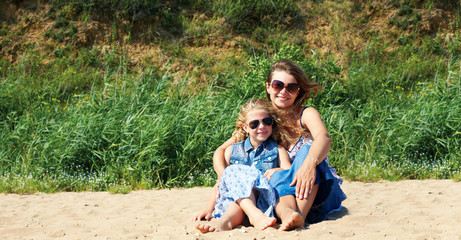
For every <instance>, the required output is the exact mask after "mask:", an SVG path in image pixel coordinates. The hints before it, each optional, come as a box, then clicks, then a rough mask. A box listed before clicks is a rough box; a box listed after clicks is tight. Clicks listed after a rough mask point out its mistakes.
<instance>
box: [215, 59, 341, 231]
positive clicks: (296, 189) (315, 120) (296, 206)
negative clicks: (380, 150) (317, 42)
mask: <svg viewBox="0 0 461 240" xmlns="http://www.w3.org/2000/svg"><path fill="white" fill-rule="evenodd" d="M319 89H321V86H319V85H318V84H317V83H314V82H311V81H310V80H309V77H308V76H307V75H306V73H305V72H304V71H303V70H302V69H301V68H300V67H299V66H298V65H297V64H295V63H294V62H292V61H290V60H286V59H283V60H279V61H277V62H276V63H275V64H274V65H273V66H272V67H271V71H270V73H269V74H268V76H267V80H266V97H267V99H268V100H269V101H270V102H271V103H272V106H273V107H274V108H275V109H277V110H278V111H279V112H280V114H282V115H283V118H284V119H285V120H286V121H289V122H290V123H291V124H292V125H293V126H295V127H296V128H297V129H293V131H292V132H291V134H292V137H294V138H296V139H298V141H297V142H293V143H291V144H290V146H288V148H287V151H288V153H289V155H290V160H291V161H292V162H293V164H292V167H291V168H290V169H289V170H285V171H280V172H277V173H274V175H273V176H272V178H271V185H273V186H274V187H275V188H276V190H277V192H278V194H279V197H280V198H279V200H278V203H277V205H276V206H275V213H276V215H277V216H278V217H279V218H280V219H281V221H282V225H281V230H290V229H295V228H299V227H303V226H304V222H305V221H306V219H307V221H308V222H310V223H314V222H319V221H322V220H324V219H325V218H326V216H327V215H328V214H329V213H331V212H332V211H336V210H339V208H340V207H341V202H342V201H343V200H344V199H345V198H346V195H345V194H344V193H343V192H342V190H341V189H340V187H339V184H340V183H341V178H339V177H338V176H337V175H336V174H335V172H334V171H332V169H330V167H329V165H328V160H327V156H328V152H329V151H330V147H331V139H330V136H329V134H328V131H327V130H326V128H325V125H324V124H323V121H322V119H321V117H320V114H319V113H318V111H317V110H316V109H314V108H312V107H303V104H304V103H305V102H307V100H309V98H310V97H311V92H315V93H317V91H318V90H319ZM299 130H303V133H302V134H300V133H299V132H300V131H299ZM233 142H234V139H232V138H231V139H229V140H227V141H226V142H225V143H224V144H223V145H221V146H220V147H219V148H218V149H217V150H216V151H215V153H214V156H213V166H214V169H215V171H216V173H217V174H218V177H221V175H222V173H223V171H224V169H225V168H226V166H227V165H226V161H225V160H224V151H225V149H226V148H227V147H228V146H230V145H231V144H232V143H233Z"/></svg>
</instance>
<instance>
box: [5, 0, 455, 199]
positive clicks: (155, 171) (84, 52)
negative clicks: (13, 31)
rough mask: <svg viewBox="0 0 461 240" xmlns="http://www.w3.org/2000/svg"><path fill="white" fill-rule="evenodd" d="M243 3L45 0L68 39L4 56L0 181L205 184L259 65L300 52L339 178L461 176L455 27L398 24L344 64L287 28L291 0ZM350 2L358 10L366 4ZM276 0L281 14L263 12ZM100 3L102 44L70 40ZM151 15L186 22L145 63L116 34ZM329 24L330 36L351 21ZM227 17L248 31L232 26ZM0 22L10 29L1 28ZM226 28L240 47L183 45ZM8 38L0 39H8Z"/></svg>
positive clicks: (160, 23) (158, 25)
mask: <svg viewBox="0 0 461 240" xmlns="http://www.w3.org/2000/svg"><path fill="white" fill-rule="evenodd" d="M238 2H239V4H234V3H235V1H230V0H221V1H216V2H214V3H213V4H210V3H208V2H205V1H196V2H193V3H192V2H189V1H187V0H186V1H185V0H176V1H168V3H165V4H160V2H159V1H151V2H149V3H147V2H144V1H134V2H132V3H133V4H131V5H129V7H127V6H128V5H127V4H129V3H130V2H129V1H125V0H118V1H113V2H112V3H110V4H109V3H106V2H104V1H99V0H92V1H74V0H68V1H61V2H59V1H51V2H50V3H51V4H52V6H51V8H50V11H49V13H48V14H49V17H50V18H54V19H56V23H55V25H54V26H53V27H51V28H50V29H49V31H48V32H47V34H48V37H49V38H51V39H54V40H55V41H56V42H63V43H65V44H67V45H57V46H54V45H49V46H48V47H49V48H50V49H47V50H50V51H49V53H48V55H46V54H44V53H43V52H39V50H38V49H36V48H35V47H34V46H33V45H27V44H24V46H25V47H24V48H26V50H25V51H24V53H23V54H21V55H18V56H20V57H19V58H18V59H17V61H16V62H15V63H14V64H13V63H10V62H9V61H8V60H7V59H3V58H2V57H0V192H8V193H10V192H13V193H33V192H37V191H40V192H59V191H110V192H113V193H127V192H129V191H131V190H136V189H150V188H157V187H160V188H165V187H191V186H197V185H205V186H211V185H212V184H214V181H215V180H216V175H215V173H214V171H213V168H212V161H211V159H212V155H213V152H214V150H215V149H216V148H217V147H218V146H219V145H220V144H221V143H222V142H223V141H225V140H227V139H228V138H229V137H230V136H231V133H232V131H233V129H234V124H235V119H236V117H237V113H238V111H239V109H240V106H241V104H242V103H243V102H245V101H246V100H248V99H250V98H255V97H264V80H265V77H266V74H267V72H268V71H269V69H270V66H271V64H272V63H273V62H274V61H275V60H277V59H280V58H290V59H292V60H294V61H296V62H298V63H299V64H300V65H301V66H302V67H303V69H304V70H305V71H306V72H307V73H308V75H310V76H311V77H312V78H313V79H314V80H315V81H317V82H319V83H320V84H321V85H322V86H324V90H323V91H322V92H321V93H320V94H319V95H318V96H317V97H315V98H314V99H312V100H311V101H309V102H308V104H307V105H309V106H313V107H315V108H316V109H318V110H319V111H320V113H321V115H322V118H323V120H324V123H325V125H326V127H327V129H328V131H329V133H330V135H331V138H332V140H333V144H332V149H331V151H330V154H329V159H330V164H331V165H333V166H334V167H336V168H337V169H338V171H339V173H340V174H341V176H343V177H345V178H346V179H349V180H360V181H377V180H381V179H386V180H400V179H427V178H436V179H454V180H459V179H460V178H461V177H460V176H461V173H460V167H461V151H460V149H461V147H460V146H461V109H460V108H461V107H460V104H459V103H460V102H461V94H460V88H461V58H460V57H459V56H460V53H461V48H460V45H459V42H460V39H459V36H458V35H456V34H455V35H454V37H452V38H441V37H440V36H439V35H437V36H435V37H431V36H426V37H421V35H420V34H414V33H410V34H406V35H398V34H397V35H396V36H395V39H394V40H392V39H391V40H390V41H383V39H382V37H383V36H382V35H380V34H379V33H376V34H375V35H372V36H370V37H369V39H368V41H367V44H368V45H367V46H366V47H365V48H364V49H363V50H360V51H357V52H353V51H349V52H348V53H347V59H346V62H347V63H346V64H345V65H340V64H339V63H338V62H337V60H336V58H335V56H333V55H332V54H327V55H322V54H320V53H319V52H318V51H317V50H316V49H310V47H309V46H305V44H304V42H305V41H304V39H302V36H303V34H302V32H301V33H300V32H299V31H298V32H296V31H295V30H293V29H294V28H295V27H296V26H298V25H299V24H300V23H302V21H301V20H300V19H301V18H303V17H302V15H303V14H305V13H302V11H301V10H300V9H298V7H297V6H296V5H295V4H292V3H293V2H292V1H272V2H264V3H262V2H261V3H259V4H256V5H252V7H255V9H253V11H254V12H255V14H256V15H257V16H256V17H255V18H254V16H252V15H248V14H246V11H247V10H248V9H249V8H250V7H248V4H250V2H249V1H238ZM397 2H399V4H398V5H399V9H400V11H401V12H400V13H399V14H398V15H397V17H396V18H395V19H394V20H395V23H394V25H395V26H398V27H399V28H402V29H403V28H405V29H410V30H412V29H413V28H415V27H416V26H417V25H418V24H419V20H418V18H415V16H416V15H415V12H414V11H413V10H411V9H412V5H411V4H410V5H408V4H409V3H411V2H408V1H404V2H403V3H402V4H400V1H397ZM397 2H396V3H397ZM428 3H429V2H428ZM265 4H266V5H265ZM267 4H269V5H270V6H268V5H267ZM271 4H275V5H276V6H277V8H274V7H273V6H272V5H271ZM330 4H334V5H335V7H336V8H338V9H348V6H349V5H350V4H349V5H344V4H346V3H344V4H343V3H336V2H334V3H330ZM405 4H407V5H405ZM227 5H231V6H232V7H231V8H224V6H227ZM250 5H251V4H250ZM311 5H312V6H313V8H312V9H311V10H312V11H310V13H309V14H310V15H312V14H314V15H315V14H318V15H322V14H323V15H324V14H328V11H327V10H328V9H327V7H328V5H325V4H322V3H311ZM176 6H188V8H184V9H185V10H181V11H180V10H179V8H176ZM245 6H247V7H245ZM350 6H351V7H353V8H354V9H355V8H357V9H356V10H354V11H359V10H360V9H359V8H360V4H359V5H357V6H352V5H350ZM431 7H435V6H431ZM57 9H61V10H57ZM168 9H169V10H168ZM191 9H192V10H191ZM198 9H201V10H200V11H199V10H198ZM304 10H305V9H304ZM105 11H106V12H105ZM188 11H192V13H194V16H193V17H192V16H191V15H192V14H191V12H188ZM274 11H275V13H276V14H277V16H278V18H274V19H268V17H267V16H270V15H273V14H274ZM101 12H105V13H106V14H100V13H101ZM107 13H111V14H115V15H116V16H115V17H114V19H110V20H109V22H110V23H113V26H112V29H113V34H112V35H111V36H108V37H109V38H111V39H110V41H109V42H110V43H111V44H112V45H111V48H110V50H109V51H108V52H103V51H99V50H97V49H100V48H98V45H97V43H95V44H94V45H93V46H92V47H91V48H85V47H81V46H77V45H75V44H73V43H72V39H73V38H74V37H75V33H76V29H72V26H73V25H72V24H73V22H74V21H77V20H81V19H82V18H84V20H89V19H93V20H94V19H96V18H98V16H108V15H110V14H107ZM146 13H149V14H150V15H155V14H157V15H158V19H156V20H155V21H152V25H149V29H150V27H151V26H152V29H153V30H155V31H159V32H160V35H161V36H167V35H168V36H170V35H169V34H171V35H179V36H181V34H183V35H182V38H179V39H174V40H171V41H170V40H169V39H168V38H159V39H157V38H156V37H155V36H157V35H155V36H154V35H152V36H154V37H152V36H151V37H150V38H151V39H150V41H151V42H153V43H155V44H157V45H158V46H159V47H160V48H161V49H162V52H164V53H166V56H167V57H168V61H169V63H168V64H166V66H165V67H164V68H162V69H159V68H158V67H154V66H153V62H152V61H151V62H149V61H145V63H142V66H139V67H138V66H135V67H133V65H132V63H133V62H132V61H131V59H130V56H128V54H126V52H125V51H124V49H123V47H120V45H118V44H117V42H116V41H117V38H118V37H120V36H118V35H117V34H118V33H119V32H117V30H118V29H119V28H123V29H124V31H125V32H126V34H128V36H131V35H130V34H131V28H132V27H133V26H134V25H135V23H137V22H138V21H140V22H142V21H144V20H149V18H148V17H147V18H142V16H143V14H146ZM195 13H197V14H195ZM201 13H204V14H206V16H205V17H203V16H201V15H200V14H201ZM347 14H351V13H347ZM150 15H149V16H150ZM458 15H459V14H458ZM351 16H352V15H346V19H349V18H351ZM237 17H239V18H237ZM173 18H174V19H175V21H170V20H171V19H173ZM189 18H190V19H193V18H196V20H194V21H189V20H190V19H189ZM237 19H238V21H235V20H237ZM121 20H125V21H121ZM262 20H264V21H262ZM458 20H459V19H458ZM188 21H189V22H188ZM120 22H125V25H123V24H120ZM457 22H459V21H457ZM334 23H335V24H336V25H337V26H336V25H335V26H336V28H335V29H333V32H334V34H336V35H338V34H340V33H341V29H342V28H343V27H344V26H346V25H344V26H343V25H342V24H343V23H342V22H340V21H339V22H338V21H336V22H334ZM149 24H151V23H149ZM456 24H457V23H456ZM252 25H254V26H255V28H254V31H250V29H253V28H250V27H249V26H252ZM273 25H277V27H273ZM456 26H457V25H456ZM454 27H455V26H454ZM229 28H230V29H231V30H232V31H234V33H232V34H235V32H237V33H242V35H240V36H246V37H247V38H239V39H235V38H233V37H232V36H231V35H226V32H227V30H229ZM166 29H170V30H166ZM295 29H296V28H295ZM456 29H458V27H456ZM0 30H1V31H0V36H5V35H8V32H9V27H8V26H7V25H2V26H1V29H0ZM163 31H167V32H168V34H164V32H163ZM122 32H123V31H122ZM156 34H158V32H157V33H156ZM338 36H339V35H338ZM134 38H135V37H134ZM134 38H133V39H134ZM221 38H223V39H221ZM249 39H251V40H249ZM228 40H230V41H235V44H236V46H237V45H238V47H235V48H228V49H227V50H229V51H233V50H235V49H237V48H241V50H242V51H241V53H239V54H240V55H237V54H236V55H229V56H230V57H226V56H217V55H212V56H208V54H207V51H208V50H207V49H204V50H201V51H198V50H196V49H195V52H194V51H192V50H189V49H188V47H191V46H195V47H207V46H208V45H209V44H215V45H219V44H221V45H223V44H224V43H226V41H228ZM9 41H10V40H8V39H4V40H3V41H2V46H4V47H7V48H8V46H10V45H9V44H10V43H9ZM338 44H339V43H338ZM221 58H225V59H221ZM187 64H190V65H191V66H193V67H196V68H194V69H193V70H191V71H190V72H187V73H183V72H181V73H179V74H178V72H176V69H177V68H176V69H175V68H174V67H172V68H171V69H173V70H171V69H170V68H169V66H170V65H171V66H174V65H187ZM179 69H182V68H179ZM178 75H179V76H182V77H178ZM204 78H206V79H204Z"/></svg>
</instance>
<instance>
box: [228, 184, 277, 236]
mask: <svg viewBox="0 0 461 240" xmlns="http://www.w3.org/2000/svg"><path fill="white" fill-rule="evenodd" d="M236 202H237V204H238V205H240V207H241V208H242V210H243V211H244V212H245V213H246V215H247V216H248V218H249V220H250V223H251V225H253V226H254V227H255V228H258V229H261V230H264V229H266V228H268V227H272V226H274V224H275V223H276V222H277V219H276V218H274V217H268V216H266V215H265V214H264V213H263V212H262V211H261V210H260V209H259V208H258V207H257V206H256V197H255V193H254V191H253V192H252V193H251V195H250V197H248V198H241V199H238V200H237V201H236Z"/></svg>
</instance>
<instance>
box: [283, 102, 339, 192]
mask: <svg viewBox="0 0 461 240" xmlns="http://www.w3.org/2000/svg"><path fill="white" fill-rule="evenodd" d="M301 122H302V124H303V126H305V127H307V128H308V129H309V131H310V132H311V134H312V137H313V138H314V141H313V142H312V145H311V147H310V149H309V152H308V154H307V157H306V159H304V162H303V164H302V165H301V167H300V168H299V169H298V171H297V172H296V174H295V177H294V178H293V182H292V183H291V185H290V186H294V185H295V184H296V197H298V198H299V199H304V198H307V196H308V195H309V193H310V192H311V191H312V188H313V187H314V183H315V175H316V166H317V165H318V164H320V163H321V162H322V161H323V159H325V158H326V157H327V155H328V152H329V151H330V148H331V139H330V135H329V134H328V131H327V129H326V128H325V125H324V124H323V121H322V118H321V117H320V114H319V112H318V111H317V110H315V109H314V108H312V107H309V108H306V109H304V112H303V116H302V119H301Z"/></svg>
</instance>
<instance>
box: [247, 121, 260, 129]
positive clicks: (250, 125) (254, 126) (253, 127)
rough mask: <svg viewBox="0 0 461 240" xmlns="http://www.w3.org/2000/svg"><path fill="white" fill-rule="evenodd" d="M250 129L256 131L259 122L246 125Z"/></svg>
mask: <svg viewBox="0 0 461 240" xmlns="http://www.w3.org/2000/svg"><path fill="white" fill-rule="evenodd" d="M248 126H249V127H250V128H251V129H256V128H257V127H258V126H259V120H253V121H250V122H249V123H248Z"/></svg>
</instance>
